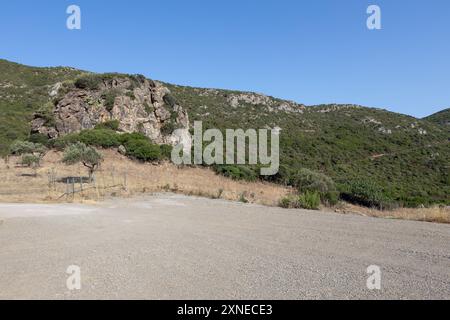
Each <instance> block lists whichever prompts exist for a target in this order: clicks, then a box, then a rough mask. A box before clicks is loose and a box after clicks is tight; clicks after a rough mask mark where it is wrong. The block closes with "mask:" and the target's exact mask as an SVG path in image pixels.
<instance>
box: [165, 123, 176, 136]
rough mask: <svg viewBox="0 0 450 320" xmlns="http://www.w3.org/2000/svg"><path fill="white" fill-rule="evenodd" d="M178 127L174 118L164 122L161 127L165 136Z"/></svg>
mask: <svg viewBox="0 0 450 320" xmlns="http://www.w3.org/2000/svg"><path fill="white" fill-rule="evenodd" d="M175 129H176V126H175V123H174V121H172V120H169V121H167V122H166V123H164V125H163V126H162V127H161V133H162V134H163V135H165V136H168V135H170V134H172V133H173V132H174V131H175Z"/></svg>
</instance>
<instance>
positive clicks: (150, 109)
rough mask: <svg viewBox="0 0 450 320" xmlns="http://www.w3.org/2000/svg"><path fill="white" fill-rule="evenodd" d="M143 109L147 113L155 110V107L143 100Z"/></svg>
mask: <svg viewBox="0 0 450 320" xmlns="http://www.w3.org/2000/svg"><path fill="white" fill-rule="evenodd" d="M144 110H145V112H147V113H148V114H149V115H150V114H152V113H153V112H154V111H155V108H153V107H152V106H150V105H149V104H148V102H147V101H145V102H144Z"/></svg>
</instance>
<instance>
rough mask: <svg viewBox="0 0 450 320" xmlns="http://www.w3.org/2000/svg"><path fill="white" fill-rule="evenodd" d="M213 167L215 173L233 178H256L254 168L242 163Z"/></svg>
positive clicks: (250, 179) (253, 179) (248, 179)
mask: <svg viewBox="0 0 450 320" xmlns="http://www.w3.org/2000/svg"><path fill="white" fill-rule="evenodd" d="M213 169H214V170H215V171H216V172H217V173H219V174H221V175H223V176H225V177H228V178H231V179H233V180H247V181H255V180H256V179H258V174H257V172H256V171H255V170H253V169H251V168H249V167H247V166H243V165H242V166H241V165H215V166H213Z"/></svg>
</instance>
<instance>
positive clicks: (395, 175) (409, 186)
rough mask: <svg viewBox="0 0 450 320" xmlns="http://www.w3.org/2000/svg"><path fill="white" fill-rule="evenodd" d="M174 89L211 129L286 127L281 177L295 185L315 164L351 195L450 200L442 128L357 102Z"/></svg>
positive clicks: (449, 153) (409, 201)
mask: <svg viewBox="0 0 450 320" xmlns="http://www.w3.org/2000/svg"><path fill="white" fill-rule="evenodd" d="M169 89H170V90H171V91H172V94H173V95H174V96H175V98H176V99H177V100H179V102H180V104H181V105H183V107H184V108H186V109H187V110H188V113H189V115H190V118H191V120H202V121H203V122H204V126H205V127H217V128H242V129H248V128H265V127H270V128H275V127H279V128H281V130H282V131H281V132H282V134H281V164H282V168H281V170H280V174H279V175H278V176H277V177H274V179H276V180H277V182H280V183H287V184H292V183H293V181H292V179H293V178H295V175H296V173H297V172H298V171H299V170H300V169H302V168H309V169H312V170H314V171H318V172H321V173H324V174H326V175H327V176H329V177H331V178H333V179H334V180H335V181H336V182H337V183H338V186H339V189H340V190H341V191H342V192H343V193H344V194H345V192H346V190H348V189H349V188H353V187H354V185H355V184H358V185H361V184H362V185H363V186H374V188H376V189H381V192H382V193H383V197H384V198H386V199H390V200H393V201H395V202H398V203H402V204H403V205H411V206H415V205H419V204H427V203H429V202H447V203H448V202H449V201H450V198H449V197H450V196H449V195H450V167H449V166H450V161H449V159H450V146H449V138H450V135H449V133H448V131H446V130H445V129H444V128H442V127H441V126H437V125H435V124H433V123H430V122H428V121H423V120H419V119H416V118H413V117H410V116H406V115H401V114H396V113H393V112H389V111H386V110H379V109H373V108H366V107H361V106H355V105H320V106H311V107H305V106H303V105H297V104H295V103H290V102H286V101H282V100H279V99H275V98H272V97H265V96H262V95H257V94H254V93H242V92H235V91H226V90H212V89H199V88H190V87H182V86H173V85H169ZM367 188H368V187H367Z"/></svg>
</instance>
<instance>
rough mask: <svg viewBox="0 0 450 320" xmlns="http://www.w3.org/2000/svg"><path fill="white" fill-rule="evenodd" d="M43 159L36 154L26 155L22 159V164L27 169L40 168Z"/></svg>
mask: <svg viewBox="0 0 450 320" xmlns="http://www.w3.org/2000/svg"><path fill="white" fill-rule="evenodd" d="M40 162H41V159H40V158H39V157H38V156H36V155H34V154H30V153H27V154H24V155H23V156H22V158H21V161H20V163H21V164H22V165H24V166H27V167H38V166H39V165H40Z"/></svg>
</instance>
